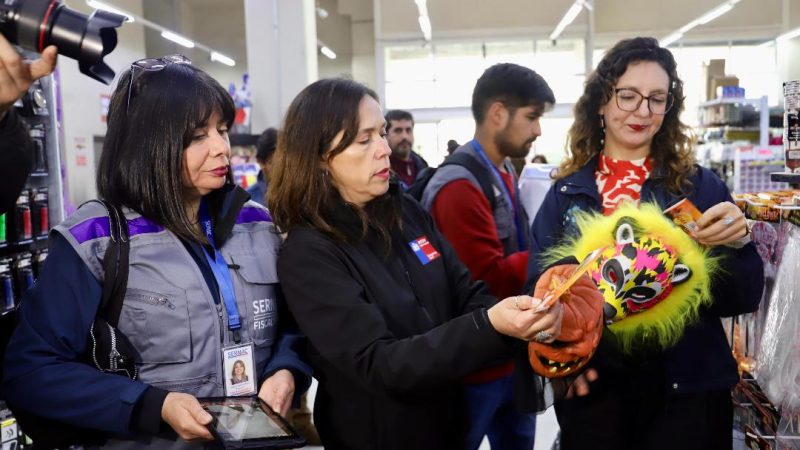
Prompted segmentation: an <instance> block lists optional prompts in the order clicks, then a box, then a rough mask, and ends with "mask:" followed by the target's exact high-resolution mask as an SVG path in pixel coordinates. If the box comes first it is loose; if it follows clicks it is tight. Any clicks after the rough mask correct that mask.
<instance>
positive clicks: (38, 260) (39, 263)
mask: <svg viewBox="0 0 800 450" xmlns="http://www.w3.org/2000/svg"><path fill="white" fill-rule="evenodd" d="M47 253H48V252H47V249H43V250H39V251H38V252H34V254H33V276H34V277H35V278H39V276H40V275H41V274H42V269H43V268H44V261H45V260H46V259H47Z"/></svg>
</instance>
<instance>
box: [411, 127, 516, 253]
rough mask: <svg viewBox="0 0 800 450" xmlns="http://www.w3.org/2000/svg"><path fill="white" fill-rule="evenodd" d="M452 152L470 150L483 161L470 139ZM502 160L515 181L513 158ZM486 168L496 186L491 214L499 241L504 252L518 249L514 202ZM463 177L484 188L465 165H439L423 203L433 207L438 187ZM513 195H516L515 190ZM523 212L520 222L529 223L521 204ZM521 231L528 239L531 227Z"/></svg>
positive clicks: (477, 158) (426, 188)
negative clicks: (509, 200) (507, 199)
mask: <svg viewBox="0 0 800 450" xmlns="http://www.w3.org/2000/svg"><path fill="white" fill-rule="evenodd" d="M453 153H454V154H455V153H467V154H469V155H470V156H472V157H474V158H475V159H476V160H478V161H481V160H480V157H479V156H478V154H477V153H476V152H475V149H474V148H473V147H472V145H471V144H470V143H466V144H464V145H462V146H461V147H459V148H457V149H456V151H455V152H453ZM503 164H504V166H505V168H506V171H507V172H508V173H510V174H511V176H512V177H513V179H514V184H515V185H516V184H517V173H516V171H515V170H514V166H513V165H511V162H510V161H509V160H508V159H506V160H505V161H504V162H503ZM481 167H484V164H483V163H481ZM485 169H486V170H485V172H484V173H483V174H482V176H485V177H488V179H489V180H491V183H492V187H493V189H494V201H495V205H496V206H495V208H494V211H492V215H494V223H495V228H496V229H497V236H498V237H499V238H500V242H502V244H503V253H504V256H508V255H510V254H511V253H515V252H518V251H519V249H520V246H519V242H518V239H517V226H516V224H515V223H514V209H513V206H512V205H510V204H509V203H508V201H506V196H505V195H503V189H504V188H503V186H502V185H500V183H499V181H497V179H496V177H495V176H494V175H493V174H492V173H491V172H490V170H491V169H489V168H488V167H486V168H485ZM462 179H465V180H467V181H469V182H470V183H472V184H473V185H475V188H477V189H478V190H479V191H481V192H483V190H482V189H481V185H480V183H479V182H478V180H477V179H476V178H475V177H474V176H473V175H472V173H470V171H469V170H467V169H466V168H465V167H463V166H459V165H455V164H452V165H447V166H442V167H439V168H437V169H436V173H435V174H434V175H433V177H431V179H430V181H429V182H428V184H427V186H425V192H424V193H423V194H422V206H423V207H424V208H425V209H426V210H428V211H429V212H430V211H431V209H432V208H433V202H434V200H436V196H437V195H438V194H439V191H441V190H442V188H443V187H445V185H447V184H448V183H450V182H453V181H456V180H462ZM512 195H514V193H513V192H512ZM520 214H521V215H522V220H521V221H520V222H521V223H523V224H527V223H528V217H527V215H526V214H525V210H524V208H520ZM522 235H523V236H524V237H525V239H527V236H528V230H523V233H522Z"/></svg>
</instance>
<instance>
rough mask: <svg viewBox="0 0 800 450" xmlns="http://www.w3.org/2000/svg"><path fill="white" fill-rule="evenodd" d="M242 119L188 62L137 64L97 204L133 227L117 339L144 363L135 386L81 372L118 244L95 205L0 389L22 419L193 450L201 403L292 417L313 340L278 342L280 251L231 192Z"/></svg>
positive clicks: (60, 243) (14, 349) (124, 88)
mask: <svg viewBox="0 0 800 450" xmlns="http://www.w3.org/2000/svg"><path fill="white" fill-rule="evenodd" d="M233 118H234V105H233V101H232V99H231V98H230V95H229V94H228V93H227V92H226V91H225V89H224V88H223V87H222V86H220V85H219V83H217V82H216V81H215V80H214V79H212V78H211V77H210V76H209V75H208V74H206V73H205V72H203V71H201V70H199V69H197V68H195V67H193V66H192V65H191V64H190V61H189V60H188V59H186V58H184V57H181V56H171V57H165V58H157V59H145V60H141V61H137V62H135V63H133V65H132V66H131V68H130V70H129V71H127V72H125V73H124V74H122V75H121V76H120V81H119V84H118V86H117V88H116V90H115V91H114V94H113V96H112V98H111V104H110V108H109V115H108V132H107V134H106V138H105V141H104V144H103V153H102V155H101V157H100V163H99V166H98V170H97V190H98V193H99V196H100V198H102V199H104V200H105V201H107V202H109V203H111V204H114V205H118V206H120V207H121V208H122V209H123V211H124V214H125V219H126V220H127V225H128V230H129V236H130V239H129V243H130V255H129V265H128V282H127V290H126V293H125V297H124V303H123V306H122V312H121V315H120V319H119V325H118V329H119V331H121V332H122V333H123V334H124V335H125V337H127V339H128V340H129V341H130V343H131V344H132V346H133V348H134V349H135V350H136V352H137V353H138V359H139V361H140V364H138V365H137V367H138V378H137V379H135V380H133V379H130V378H128V377H125V376H119V375H115V374H107V373H102V372H100V371H99V370H97V369H95V368H94V367H91V366H89V365H88V364H86V363H84V362H82V361H83V358H84V357H83V355H84V354H85V353H86V352H87V350H88V347H89V346H90V345H91V344H90V340H89V329H90V326H91V325H92V322H93V321H94V319H95V316H96V314H97V311H98V307H99V304H100V299H101V292H102V288H103V286H101V280H103V279H104V273H103V267H104V266H103V261H102V260H103V256H104V252H105V249H106V247H107V245H108V243H109V221H108V218H107V213H106V210H105V208H104V207H103V206H102V205H100V204H98V203H96V202H89V203H86V204H84V205H83V206H81V207H80V208H79V209H78V211H77V212H76V213H75V214H74V215H73V216H72V217H70V218H68V219H67V220H65V221H64V222H62V223H61V224H60V225H58V226H56V227H55V229H54V231H53V232H52V233H51V235H50V255H49V257H48V262H47V264H46V265H45V267H44V269H43V272H42V274H41V275H40V278H39V280H38V282H37V284H36V285H35V287H34V288H33V289H31V290H30V291H29V292H28V293H27V295H26V298H25V299H24V300H23V302H22V311H21V318H20V323H19V326H18V327H17V329H16V331H15V334H14V336H13V338H12V340H11V342H10V344H9V347H8V353H7V356H6V361H5V368H6V375H5V380H4V384H3V391H4V393H5V395H6V397H7V399H8V402H9V403H10V404H11V405H12V406H13V407H14V408H16V409H21V410H24V411H27V412H29V413H33V414H35V415H37V416H41V417H46V418H49V419H55V420H58V421H60V422H63V423H66V424H69V425H74V426H79V427H82V428H84V429H88V431H89V434H88V435H89V436H90V437H92V438H98V437H102V439H100V440H101V441H104V442H102V443H101V446H102V447H103V448H126V449H131V448H158V449H192V448H203V443H202V442H195V441H204V440H208V439H210V438H211V435H210V433H209V431H208V429H207V428H206V425H207V424H209V423H210V421H211V416H210V415H209V414H208V413H207V412H205V411H204V410H203V408H202V407H201V406H200V404H199V403H198V401H197V398H200V397H221V396H226V395H234V394H248V393H252V394H253V395H256V394H257V395H258V396H259V397H261V398H262V399H264V400H265V401H266V402H267V403H268V404H269V405H270V406H271V407H272V408H273V409H274V410H276V411H278V412H279V413H281V414H285V413H286V411H287V410H288V408H289V406H290V405H291V403H292V401H293V397H296V396H299V395H300V394H301V393H302V392H303V391H305V390H306V388H307V386H308V384H309V382H310V368H309V367H308V366H307V365H306V364H304V363H303V362H302V361H301V360H300V358H299V357H298V353H297V352H296V351H295V348H297V347H298V345H299V339H300V337H299V335H297V334H291V333H289V332H288V331H285V330H284V328H283V327H281V328H280V329H279V323H281V324H283V322H284V320H285V317H284V316H283V311H282V309H283V305H282V299H281V296H280V293H279V287H278V278H277V275H276V268H275V267H276V266H275V262H276V261H275V260H276V255H277V251H278V246H279V243H280V240H279V239H280V238H279V236H278V234H277V233H275V228H274V226H273V224H272V220H271V218H270V215H269V213H268V211H267V210H266V209H265V208H264V207H262V206H260V205H258V204H257V203H255V202H252V201H249V200H248V199H249V195H248V194H247V193H246V192H245V191H244V190H242V189H241V188H239V187H237V186H236V185H234V184H233V183H232V180H231V168H230V152H231V149H230V143H229V140H228V128H229V127H230V125H231V123H232V122H233ZM237 319H238V320H237ZM247 357H249V358H252V359H249V360H248V361H249V362H248V363H247V364H248V367H251V368H254V369H255V373H252V372H250V373H248V375H249V378H248V379H247V380H245V381H250V382H251V383H252V386H250V387H248V385H249V384H250V383H247V382H242V383H237V384H236V385H235V386H234V385H233V383H231V382H230V381H231V379H230V377H228V376H227V374H228V372H229V371H230V370H231V369H230V367H232V366H234V365H235V361H238V360H240V359H244V358H247ZM248 389H250V390H249V391H248ZM23 426H24V423H23ZM178 438H180V439H178ZM93 440H94V439H93Z"/></svg>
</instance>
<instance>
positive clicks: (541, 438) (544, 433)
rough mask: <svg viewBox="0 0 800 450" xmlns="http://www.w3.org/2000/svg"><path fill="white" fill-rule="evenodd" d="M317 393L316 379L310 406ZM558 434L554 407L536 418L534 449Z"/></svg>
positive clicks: (541, 449) (543, 449)
mask: <svg viewBox="0 0 800 450" xmlns="http://www.w3.org/2000/svg"><path fill="white" fill-rule="evenodd" d="M316 395H317V380H314V381H312V383H311V387H310V388H309V390H308V404H309V406H311V405H313V404H314V397H315V396H316ZM557 435H558V422H557V421H556V413H555V410H554V409H553V408H550V409H548V410H547V411H545V413H544V414H542V415H540V416H539V417H538V418H537V419H536V443H535V444H534V446H533V450H550V448H551V447H552V446H553V441H554V440H555V438H556V436H557ZM303 448H304V449H305V450H324V447H315V446H307V447H303ZM409 450H410V449H409ZM478 450H490V448H489V441H488V440H486V439H484V440H483V443H482V444H481V446H480V448H479V449H478Z"/></svg>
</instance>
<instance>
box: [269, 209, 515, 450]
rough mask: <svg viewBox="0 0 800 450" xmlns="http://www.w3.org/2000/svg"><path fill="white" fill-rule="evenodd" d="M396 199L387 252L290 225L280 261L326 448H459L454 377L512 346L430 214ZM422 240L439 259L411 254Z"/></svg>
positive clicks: (347, 220) (461, 421)
mask: <svg viewBox="0 0 800 450" xmlns="http://www.w3.org/2000/svg"><path fill="white" fill-rule="evenodd" d="M397 195H400V194H397ZM398 200H399V201H398V203H399V207H401V209H402V222H403V231H402V232H400V231H399V230H398V231H396V232H395V233H393V242H392V250H391V252H390V253H389V254H388V256H387V255H386V252H385V250H384V249H385V247H384V245H383V242H382V241H380V239H378V237H377V235H376V233H373V232H368V233H367V237H366V239H364V241H363V242H361V243H358V244H353V245H351V244H341V243H336V242H335V241H334V240H332V239H331V238H329V237H326V236H325V235H323V234H322V233H321V232H319V231H317V230H316V229H313V228H310V227H300V228H297V229H294V230H292V231H290V232H289V236H288V238H287V240H286V242H285V244H284V246H283V248H282V250H281V253H280V257H279V259H278V273H279V277H280V279H281V285H282V287H283V289H284V292H285V294H286V298H287V302H288V305H289V308H290V309H291V311H292V313H294V316H295V318H296V319H297V322H298V324H299V325H300V328H301V330H302V331H303V332H304V333H305V334H306V335H307V336H308V339H309V345H310V349H309V359H310V362H311V365H312V366H313V368H314V373H315V377H317V378H318V380H319V389H318V391H317V400H316V404H315V406H314V411H315V416H314V417H315V423H316V424H317V428H318V429H319V432H320V436H321V437H322V441H323V443H324V445H325V448H326V449H328V450H336V449H349V450H358V449H382V450H390V449H412V448H413V449H450V448H452V449H456V448H458V449H461V448H462V447H463V444H462V440H463V437H464V433H465V430H466V428H465V427H466V416H465V415H464V408H463V407H462V385H461V381H460V379H461V377H463V376H464V375H467V374H469V373H471V372H473V371H474V370H476V369H479V368H481V367H483V366H485V365H486V363H488V362H491V361H493V360H496V359H498V358H500V357H503V356H506V357H507V356H508V355H509V352H510V351H511V349H512V347H513V346H514V345H515V344H514V340H512V339H509V338H506V337H504V336H502V335H500V334H499V333H497V332H496V331H495V330H494V328H493V327H492V326H491V324H490V323H489V321H488V316H487V314H486V308H488V307H490V306H491V305H494V304H495V302H496V300H495V298H494V297H492V296H491V295H490V294H489V293H488V290H487V289H486V288H485V286H484V285H483V284H482V283H474V282H472V281H471V276H470V274H469V271H468V270H467V269H466V267H465V266H464V265H463V264H462V263H461V262H460V261H459V260H458V258H457V257H456V254H455V252H454V251H453V249H452V248H451V247H450V245H449V244H448V243H447V242H446V241H445V239H444V238H443V237H442V236H441V235H440V234H439V232H438V231H437V230H436V229H435V228H434V226H433V223H432V220H431V218H430V216H429V215H428V214H427V213H426V212H425V211H424V210H423V209H422V207H421V206H420V205H419V204H418V203H417V202H415V201H414V200H412V199H411V198H410V197H407V196H404V197H403V198H402V199H398ZM336 217H337V223H336V225H337V227H340V229H346V228H347V227H352V226H354V225H357V223H358V219H357V217H356V216H355V213H353V212H352V211H350V210H349V209H348V207H346V206H344V205H342V206H341V208H340V209H339V210H337V211H336ZM421 237H426V238H427V240H428V241H429V242H430V243H431V245H432V246H433V248H434V249H435V250H436V251H438V253H439V254H440V257H438V258H436V259H433V260H432V261H431V262H429V263H427V264H423V263H422V261H421V260H420V259H419V258H418V257H417V256H416V254H415V253H414V251H413V250H412V248H411V246H410V242H412V241H416V240H417V239H419V238H421ZM429 250H430V249H429Z"/></svg>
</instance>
